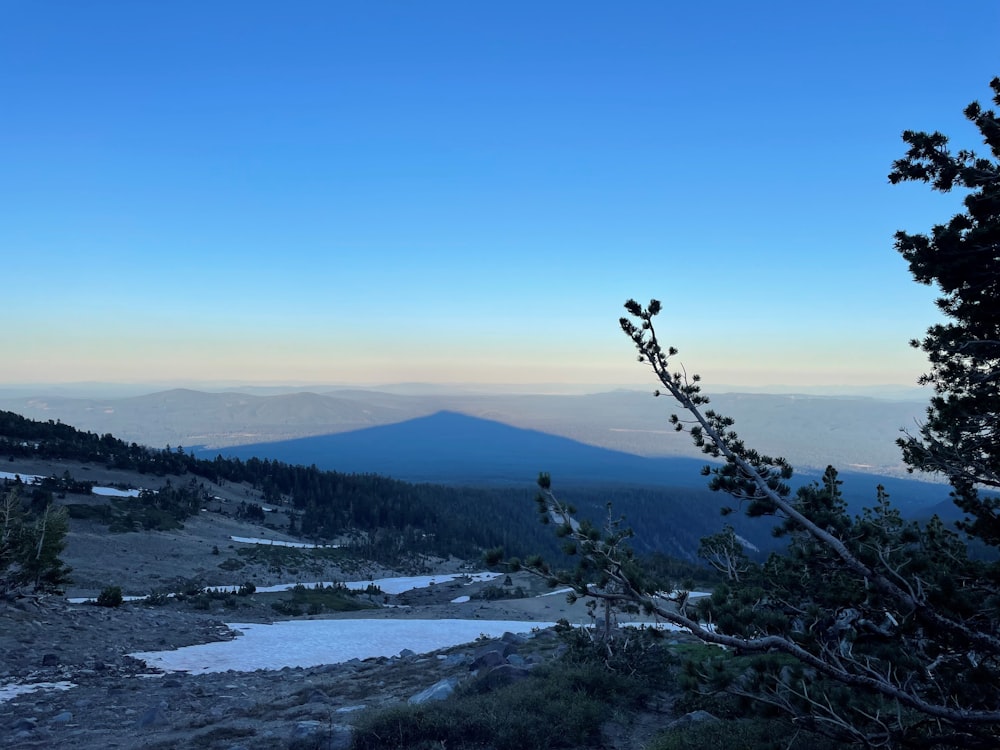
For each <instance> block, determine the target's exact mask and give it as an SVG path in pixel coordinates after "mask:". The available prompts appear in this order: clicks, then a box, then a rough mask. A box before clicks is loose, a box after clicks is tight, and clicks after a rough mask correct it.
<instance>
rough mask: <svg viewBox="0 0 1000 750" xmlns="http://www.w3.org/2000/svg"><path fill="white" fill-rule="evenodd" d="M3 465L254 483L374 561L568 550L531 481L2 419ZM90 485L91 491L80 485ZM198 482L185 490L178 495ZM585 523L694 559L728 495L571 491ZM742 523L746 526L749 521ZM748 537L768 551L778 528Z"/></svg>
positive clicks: (309, 529) (309, 526) (303, 530)
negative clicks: (360, 539)
mask: <svg viewBox="0 0 1000 750" xmlns="http://www.w3.org/2000/svg"><path fill="white" fill-rule="evenodd" d="M0 456H7V457H9V459H10V461H11V465H15V464H16V461H17V460H18V459H22V460H27V459H45V460H74V461H80V462H84V463H90V464H99V465H102V466H106V467H108V468H111V469H120V470H123V471H134V472H139V473H141V474H143V475H148V476H149V477H150V480H151V481H150V486H154V485H155V484H156V481H154V480H166V479H169V478H170V477H171V476H185V475H189V476H190V477H192V478H203V479H206V480H209V481H212V482H227V483H246V484H247V485H248V486H250V487H252V488H254V489H255V490H256V491H257V492H258V493H260V494H261V496H262V497H263V500H264V501H265V502H266V503H268V504H273V505H274V506H276V507H279V508H282V509H284V510H286V512H289V514H290V516H293V517H294V518H295V519H296V521H295V528H296V531H297V532H298V533H300V534H301V535H302V536H304V537H306V538H313V539H318V540H322V539H332V538H334V537H337V536H340V535H343V534H345V533H349V532H351V531H361V532H367V533H366V534H365V536H366V538H367V539H369V540H371V541H370V548H369V550H368V551H369V552H370V553H372V554H375V555H378V556H391V555H392V554H397V553H399V552H402V551H404V550H405V551H408V552H409V551H412V552H426V553H431V554H440V555H449V554H451V555H455V556H458V557H465V558H478V557H479V556H480V555H481V554H482V553H483V551H484V550H487V549H491V548H496V547H503V548H504V550H505V551H506V552H507V554H508V555H517V556H524V555H528V554H531V553H543V554H546V555H550V556H553V555H556V554H558V553H557V548H556V541H555V537H554V535H553V534H552V532H551V529H550V528H549V527H547V526H544V525H542V524H541V523H539V520H538V515H537V511H536V507H535V503H534V502H533V498H534V494H535V488H534V486H533V484H532V482H531V479H532V478H531V477H527V478H526V480H525V483H524V484H523V485H522V486H510V485H507V486H505V487H502V488H489V487H476V488H466V487H452V486H442V485H439V484H426V483H423V484H414V483H409V482H404V481H397V480H394V479H389V478H386V477H384V476H380V475H376V474H346V473H341V472H337V471H327V470H321V469H318V468H317V467H316V466H315V465H313V466H302V465H292V464H288V463H283V462H281V461H272V460H267V459H258V458H246V459H237V458H222V457H216V458H214V459H207V458H198V457H196V456H194V455H192V454H191V453H190V452H187V451H185V450H184V449H182V448H175V449H171V448H167V449H163V450H159V449H153V448H148V447H146V446H141V445H138V444H136V443H125V442H124V441H121V440H119V439H117V438H115V437H114V436H112V435H96V434H94V433H90V432H83V431H80V430H77V429H75V428H73V427H71V426H69V425H65V424H61V423H59V422H52V421H49V422H39V421H33V420H29V419H26V418H24V417H22V416H20V415H17V414H14V413H12V412H4V411H0ZM76 484H77V485H80V484H81V483H80V482H76ZM188 484H189V483H184V482H178V483H175V490H174V492H175V493H176V492H180V491H181V489H179V488H184V487H186V486H188ZM564 489H565V491H566V493H567V495H568V496H569V497H570V498H571V499H572V501H573V502H574V504H575V505H576V506H577V507H578V508H579V510H580V514H581V516H583V517H590V518H591V519H592V520H594V521H595V522H600V521H601V520H602V519H603V518H604V516H605V515H606V513H607V511H606V503H607V502H608V501H611V502H613V504H614V509H615V512H616V513H622V514H624V515H626V516H627V518H628V520H629V521H630V522H631V523H633V524H635V525H636V527H637V528H640V527H641V531H642V533H641V534H640V535H639V536H638V537H637V539H636V547H637V549H639V550H640V551H645V552H653V551H656V552H661V553H664V554H667V555H670V556H672V557H679V558H682V559H685V560H688V561H694V560H695V559H696V550H697V547H698V541H699V539H700V538H701V537H702V536H705V535H707V534H710V533H713V532H715V531H717V530H718V528H719V526H720V525H721V521H720V519H719V515H718V508H719V506H720V498H718V497H715V496H713V495H711V494H710V493H708V492H707V491H706V490H693V489H691V488H686V489H676V490H675V491H669V490H665V489H662V488H661V489H657V490H653V489H643V488H622V487H614V488H611V487H600V486H592V487H588V488H564ZM182 500H183V502H181V503H178V509H179V510H178V511H177V512H183V511H184V510H186V512H197V509H198V507H199V505H200V498H196V497H195V498H183V499H182ZM736 520H737V525H738V526H741V527H742V526H743V523H742V521H741V520H740V519H736ZM741 532H742V533H744V534H745V535H747V536H748V537H750V538H752V539H754V540H755V541H756V542H759V543H760V544H766V543H767V541H768V532H767V529H766V528H760V525H759V524H757V528H752V527H749V526H748V527H747V528H741Z"/></svg>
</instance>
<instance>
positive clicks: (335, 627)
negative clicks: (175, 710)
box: [130, 620, 554, 674]
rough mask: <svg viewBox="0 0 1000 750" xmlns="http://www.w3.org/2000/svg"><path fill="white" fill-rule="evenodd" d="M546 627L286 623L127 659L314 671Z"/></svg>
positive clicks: (202, 669) (196, 668) (180, 667)
mask: <svg viewBox="0 0 1000 750" xmlns="http://www.w3.org/2000/svg"><path fill="white" fill-rule="evenodd" d="M553 624H554V623H550V622H519V621H510V620H286V621H282V622H276V623H274V624H272V625H261V624H246V623H232V624H230V625H229V627H230V628H232V629H234V630H237V631H239V632H240V633H241V637H239V638H236V639H235V640H232V641H220V642H218V643H203V644H200V645H197V646H187V647H185V648H179V649H176V650H173V651H141V652H137V653H133V654H130V656H132V657H134V658H136V659H142V660H143V661H145V662H146V664H147V665H148V666H150V667H155V668H157V669H162V670H165V671H170V672H189V673H191V674H205V673H208V672H226V671H229V670H233V671H239V672H251V671H255V670H258V669H273V670H278V669H283V668H284V667H315V666H320V665H323V664H337V663H339V662H344V661H348V660H350V659H367V658H369V657H373V656H394V655H396V654H398V653H399V652H400V651H401V650H403V649H404V648H408V649H411V650H413V651H415V652H417V653H426V652H428V651H436V650H438V649H441V648H447V647H448V646H456V645H458V644H461V643H469V642H472V641H474V640H476V639H477V638H479V637H480V636H487V637H489V638H498V637H499V636H501V635H503V634H504V633H505V632H508V631H512V632H528V631H530V630H532V629H535V628H547V627H550V626H552V625H553Z"/></svg>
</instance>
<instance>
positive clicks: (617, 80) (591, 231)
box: [0, 0, 1000, 390]
mask: <svg viewBox="0 0 1000 750" xmlns="http://www.w3.org/2000/svg"><path fill="white" fill-rule="evenodd" d="M56 5H57V12H53V8H52V7H51V6H50V4H49V3H13V4H7V5H6V6H5V7H4V9H3V12H2V18H3V24H0V65H2V66H3V69H4V71H5V75H4V76H3V80H2V81H0V93H2V95H3V101H4V117H3V118H2V122H0V138H2V140H3V142H4V144H5V149H4V154H3V157H2V158H3V169H2V170H0V201H2V204H3V206H4V209H5V217H4V221H3V222H0V247H3V248H4V263H3V271H4V275H5V278H6V279H8V280H11V282H12V283H8V284H7V285H5V290H4V306H5V309H6V310H8V311H13V312H11V313H9V316H8V317H9V320H8V322H7V325H5V326H3V327H2V329H0V353H2V357H0V382H4V383H27V384H32V383H42V382H54V381H60V382H61V381H69V382H86V381H95V382H97V381H99V382H108V381H115V382H120V383H129V382H131V383H144V382H171V383H175V382H231V383H232V382H256V383H276V382H283V383H287V382H296V383H331V382H332V383H354V384H357V383H366V384H378V383H398V382H447V383H473V384H476V383H478V384H502V385H505V386H507V387H518V386H520V387H526V386H529V385H530V384H539V383H561V384H569V386H570V387H574V388H578V387H581V386H583V385H586V384H594V383H605V384H617V385H618V386H624V387H636V388H645V387H649V386H650V385H651V380H650V376H649V373H648V371H646V370H645V369H644V368H642V367H639V366H637V364H636V362H635V355H634V352H633V350H632V348H631V346H630V343H629V341H628V340H627V339H626V338H625V337H624V336H623V335H622V334H621V332H620V331H619V329H618V325H617V320H618V317H619V316H620V315H621V313H622V304H623V303H624V301H625V300H626V299H627V298H631V297H634V298H636V299H638V300H639V301H640V302H646V301H648V300H649V299H650V298H657V299H660V300H662V301H663V303H664V313H663V315H662V316H661V318H662V321H661V324H660V331H661V334H662V343H663V344H664V345H673V346H676V347H677V348H678V349H679V350H680V357H679V358H678V360H677V362H678V363H679V364H683V366H684V367H686V369H687V371H688V372H692V373H693V372H697V373H699V374H701V375H702V376H703V378H704V380H705V383H706V384H712V383H745V384H746V386H745V387H762V386H766V385H767V384H773V383H780V384H786V386H787V387H788V388H791V389H793V390H801V389H804V388H810V387H820V386H824V384H831V383H832V384H842V387H848V388H856V387H863V386H872V385H877V384H884V383H890V384H892V383H900V384H912V383H916V380H917V378H918V377H919V375H920V374H921V373H923V372H925V371H926V369H927V363H926V361H925V358H924V357H923V355H922V354H921V353H920V352H919V351H915V350H913V349H911V348H910V347H909V346H908V344H907V342H908V341H909V340H910V339H911V338H920V337H922V336H923V334H924V331H925V330H926V328H927V327H928V326H929V325H931V324H933V323H935V322H938V312H937V310H936V308H935V306H934V304H933V299H934V297H935V294H934V290H933V289H930V288H927V287H921V286H919V285H917V284H915V283H914V282H913V281H912V280H911V278H910V276H909V273H908V271H907V268H906V264H905V262H904V261H903V260H902V259H901V258H900V257H898V254H897V253H896V252H895V250H894V248H893V234H894V232H895V231H896V230H899V229H905V230H907V231H912V232H925V231H929V230H930V229H931V227H932V225H934V224H936V223H943V222H946V221H947V220H948V219H949V218H950V216H951V214H952V213H953V212H954V211H956V210H958V208H959V206H960V201H961V198H962V196H961V195H960V194H955V195H941V194H935V193H933V192H932V191H931V190H930V189H929V188H927V187H926V186H922V185H901V186H891V185H889V184H888V180H887V174H888V172H889V171H890V169H891V165H892V162H893V161H894V160H895V159H898V158H900V157H901V156H902V155H903V154H904V151H905V147H904V144H903V142H902V141H901V138H900V135H901V133H902V132H903V131H904V130H907V129H910V130H928V131H934V130H940V131H941V132H943V133H945V134H946V135H948V136H949V137H950V138H951V139H952V140H951V143H952V146H953V147H954V148H972V149H977V148H981V147H982V144H981V143H980V142H979V140H978V137H977V136H978V134H977V133H976V132H975V129H974V128H973V127H972V126H971V125H970V124H969V123H967V122H966V120H965V119H964V117H963V115H962V112H963V110H964V108H965V107H966V105H967V104H968V103H969V102H971V101H973V100H980V101H984V102H985V101H988V100H987V97H988V95H989V88H988V82H989V80H990V79H991V78H992V77H994V76H995V75H997V74H998V73H1000V70H998V69H997V56H996V53H995V51H994V50H993V49H992V48H991V47H990V45H983V44H975V43H970V41H971V40H972V37H971V36H970V35H971V34H972V33H973V32H972V31H970V29H974V30H977V32H978V33H980V34H981V33H983V31H984V30H985V29H988V28H994V29H996V30H997V31H1000V4H996V3H973V4H962V5H958V6H955V7H952V8H949V9H948V10H947V12H942V11H941V8H940V5H939V4H938V3H932V2H930V0H916V1H915V2H912V3H909V4H908V5H907V6H906V7H905V8H901V7H896V6H884V7H883V6H879V5H872V4H871V3H862V2H858V1H853V2H844V3H838V4H836V5H827V6H822V5H820V6H815V5H810V4H803V3H791V2H787V3H786V2H781V3H776V4H772V5H768V6H767V7H766V8H762V7H758V6H755V5H747V4H746V3H741V2H735V0H730V1H728V2H722V3H716V4H714V5H712V6H704V7H702V6H697V5H676V4H667V3H662V2H652V1H651V0H647V1H641V0H640V1H637V2H634V3H628V4H625V5H622V6H609V5H607V4H605V3H596V2H588V1H587V0H584V1H583V2H579V1H577V2H573V3H569V2H561V1H559V0H556V1H555V2H552V3H544V4H538V3H526V2H519V1H515V2H512V3H505V4H503V5H502V6H486V5H482V4H470V3H457V2H447V1H446V2H442V3H435V4H433V5H426V4H419V5H418V4H393V3H389V4H360V5H353V6H348V5H343V4H331V3H325V2H319V1H318V0H303V2H299V3H295V4H293V5H292V6H289V7H284V6H282V7H279V6H277V5H274V4H272V3H261V2H255V1H253V0H250V1H246V0H241V2H239V3H237V2H235V0H220V1H219V2H212V3H201V2H199V3H195V2H193V1H192V0H178V2H172V3H168V4H163V3H161V4H150V3H133V4H122V3H117V2H115V3H111V2H106V1H105V0H97V2H91V3H85V4H82V3H65V2H57V3H56ZM918 50H933V54H919V53H918V52H917V51H918ZM15 313H16V314H15ZM907 387H908V386H907ZM710 390H711V387H710Z"/></svg>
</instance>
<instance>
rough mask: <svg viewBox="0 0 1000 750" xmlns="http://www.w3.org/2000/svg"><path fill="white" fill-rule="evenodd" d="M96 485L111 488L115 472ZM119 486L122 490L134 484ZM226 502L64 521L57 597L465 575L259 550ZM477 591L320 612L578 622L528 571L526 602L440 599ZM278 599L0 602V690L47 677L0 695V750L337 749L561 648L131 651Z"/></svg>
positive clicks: (217, 628)
mask: <svg viewBox="0 0 1000 750" xmlns="http://www.w3.org/2000/svg"><path fill="white" fill-rule="evenodd" d="M69 468H72V469H73V470H74V471H75V472H76V471H79V470H80V469H79V467H69ZM59 469H66V470H68V469H67V468H66V467H61V466H57V467H53V466H51V465H47V466H42V465H39V466H23V467H22V466H19V467H17V470H18V471H21V472H26V473H29V472H32V471H34V472H35V473H41V474H52V473H57V474H58V473H59V471H58V470H59ZM94 479H95V480H97V481H112V480H117V481H118V482H119V483H120V482H121V477H120V476H111V475H109V476H107V477H105V476H103V475H101V476H96V475H95V476H94ZM133 479H134V480H135V482H134V483H135V484H140V482H141V481H143V480H145V481H148V478H143V477H140V476H136V477H134V478H133ZM213 491H218V492H219V494H220V496H223V497H225V496H227V494H228V495H229V496H231V497H229V499H228V501H227V502H228V503H229V505H231V504H232V503H235V502H237V500H238V499H239V498H240V496H241V495H244V494H245V490H244V489H243V488H239V487H229V486H227V487H219V488H213ZM69 499H70V500H73V498H72V497H70V498H69ZM67 502H68V501H67ZM92 502H101V501H100V500H93V499H92ZM228 507H229V506H228V505H227V504H226V503H223V502H222V501H220V502H219V503H218V505H217V507H215V508H212V509H208V510H207V511H206V512H203V513H201V514H200V515H199V516H197V517H195V518H191V519H188V520H187V521H185V524H184V528H183V529H180V530H174V531H169V532H164V531H146V532H130V533H124V534H110V533H109V532H108V530H107V529H106V528H105V527H103V526H101V525H100V524H98V523H96V522H94V521H86V520H77V519H74V520H72V521H71V527H70V534H69V536H68V538H67V542H68V544H67V547H66V550H65V553H64V554H63V555H62V558H63V559H64V560H65V562H67V563H68V564H69V565H70V566H72V568H73V573H72V577H73V583H72V584H71V585H70V587H69V588H68V589H67V591H66V593H67V594H68V595H71V596H88V597H95V596H96V595H97V594H98V593H99V592H100V591H101V590H102V589H103V588H104V587H106V586H120V587H121V588H122V590H123V591H124V593H125V594H127V595H146V594H149V593H150V592H154V591H157V592H167V591H177V590H180V589H179V588H178V587H181V586H184V585H190V586H209V587H211V586H222V585H239V584H243V583H246V582H251V583H254V584H255V585H256V586H258V587H263V586H267V585H272V584H277V583H294V582H303V583H309V582H314V581H349V580H369V579H374V578H380V577H389V576H393V575H414V574H427V573H431V572H433V573H436V574H438V573H454V572H459V571H462V570H474V569H478V568H477V566H476V565H474V564H469V563H466V562H463V561H458V560H414V561H411V562H410V563H409V564H408V565H407V566H405V567H404V568H400V569H396V570H389V569H386V568H384V567H382V566H379V565H376V564H373V563H370V562H364V561H358V560H355V559H350V558H349V557H346V556H344V555H341V554H339V551H311V552H309V551H303V550H294V549H288V548H277V547H274V548H268V549H262V548H261V546H260V545H249V544H245V543H239V542H234V541H233V540H232V539H231V537H232V536H238V537H261V538H267V539H279V540H280V539H291V537H287V536H286V535H284V534H282V533H281V529H280V528H275V527H273V526H271V527H268V526H261V525H255V524H249V523H246V522H244V521H240V520H238V519H235V518H234V517H233V516H232V515H231V514H230V513H229V512H227V508H228ZM485 585H488V584H475V585H471V586H470V585H467V582H454V583H446V584H439V585H436V586H431V587H428V588H426V589H416V590H412V591H409V592H405V593H402V594H399V595H396V596H388V597H380V598H379V599H380V600H379V601H378V602H377V604H379V605H383V604H390V605H393V606H391V607H380V608H376V609H366V610H363V611H360V612H344V613H337V614H329V613H327V614H323V615H319V616H321V617H374V618H394V619H398V618H421V619H450V618H456V619H476V618H480V619H483V620H517V621H533V622H555V621H556V620H558V619H560V618H566V619H567V620H569V621H570V622H571V623H574V624H581V623H587V622H589V621H590V617H589V614H588V611H587V609H586V607H585V606H584V604H583V603H582V602H578V603H576V604H573V605H569V604H568V603H567V602H566V600H565V597H563V596H559V595H555V596H544V597H540V596H539V594H541V593H543V592H544V591H545V590H546V589H545V586H544V584H543V583H542V582H541V581H539V580H538V579H535V578H532V577H530V576H527V575H526V574H522V575H521V576H515V580H514V581H513V582H512V586H508V589H516V588H517V587H521V588H522V589H523V590H524V593H525V595H526V596H525V597H524V598H520V599H513V598H504V599H498V600H477V599H474V600H473V601H469V602H465V603H455V602H453V600H454V599H455V598H456V597H458V596H460V595H466V596H469V595H472V596H474V595H475V594H476V592H477V590H479V589H481V588H482V587H483V586H485ZM282 596H283V595H281V594H270V595H268V594H256V595H253V596H249V597H238V598H237V599H238V601H237V602H236V603H235V604H234V602H233V598H230V599H229V601H228V602H226V601H222V600H212V601H211V602H210V606H208V607H207V608H206V607H205V606H204V605H205V602H204V600H203V601H202V602H201V606H197V605H196V604H195V603H194V602H193V600H190V599H189V600H187V601H181V602H178V601H176V600H173V599H171V600H168V601H167V602H166V603H161V604H160V605H159V606H150V605H149V604H147V603H143V602H127V603H126V604H124V605H123V606H121V607H119V608H104V607H97V606H94V605H93V604H71V603H69V602H68V601H67V600H66V599H65V598H63V597H56V596H45V597H23V598H21V599H17V600H14V601H3V600H0V693H2V692H3V691H2V688H3V686H5V685H7V686H9V685H11V684H15V683H17V684H23V683H32V684H37V683H48V684H50V685H54V686H56V687H52V688H48V689H39V690H36V691H33V692H23V693H20V694H18V695H16V696H15V697H13V698H10V699H9V700H3V699H2V697H0V747H3V748H12V749H13V748H46V749H48V748H72V749H73V750H106V749H107V748H154V749H155V748H164V749H166V748H171V750H174V749H175V748H208V749H210V750H239V749H240V748H244V749H245V750H252V749H253V748H298V749H299V750H301V749H303V748H346V747H348V746H349V744H350V741H351V727H352V725H353V723H354V722H356V721H357V720H358V717H359V716H361V715H362V712H363V711H364V710H365V709H368V708H378V707H381V706H387V705H393V704H397V703H400V702H405V701H408V700H410V699H411V698H413V697H414V696H416V695H418V694H420V693H422V692H423V691H426V690H428V689H429V688H434V687H435V686H437V690H442V689H448V688H450V687H453V686H454V685H457V684H459V683H461V682H463V681H466V680H469V679H470V678H471V677H472V676H473V675H476V674H482V673H483V670H484V669H494V668H496V667H498V666H502V667H503V668H504V669H507V670H515V671H516V670H521V669H525V668H529V667H530V666H531V665H532V664H534V663H537V662H539V661H542V660H545V659H547V658H551V657H552V656H554V655H555V654H557V653H559V652H560V650H561V649H562V648H563V645H562V642H561V641H560V640H559V639H558V638H556V637H555V635H554V634H553V633H552V631H550V630H542V631H540V634H539V635H536V636H534V637H532V638H530V639H529V640H527V641H524V640H523V639H521V638H513V637H508V638H507V640H508V641H509V643H505V644H502V645H498V643H497V642H486V641H481V642H476V643H472V644H466V645H464V646H457V647H454V648H449V649H444V650H442V651H439V652H436V653H432V654H420V655H418V654H412V653H406V652H403V653H402V654H401V655H399V656H396V657H392V658H372V659H365V660H357V659H355V660H352V661H349V662H346V663H341V664H332V665H327V666H322V667H314V668H295V669H283V670H280V671H261V672H225V673H216V674H206V675H189V674H184V673H166V674H164V673H158V672H157V671H156V670H154V669H150V668H149V667H147V666H146V665H145V664H144V663H143V662H141V661H137V660H136V659H134V658H132V657H130V656H129V654H130V653H135V652H140V651H157V650H166V649H173V648H179V647H183V646H189V645H193V644H197V643H206V642H210V641H216V640H224V639H229V638H233V637H234V636H235V634H234V633H233V632H232V631H230V630H229V629H228V628H227V627H226V625H225V622H270V621H274V620H276V619H279V617H280V616H279V615H278V614H277V613H276V612H275V610H274V609H273V608H272V606H271V605H272V604H273V603H274V602H275V600H276V599H280V598H281V597H282ZM512 627H513V629H517V626H512ZM498 650H500V652H501V655H500V657H497V656H496V653H495V652H497V651H498ZM490 653H493V656H488V654H490ZM484 654H487V655H486V656H484ZM484 659H485V661H484ZM477 660H478V661H477ZM70 685H72V687H69V686H70ZM59 687H63V688H65V689H59ZM654 718H655V720H654V721H652V722H651V725H652V726H659V725H661V724H662V721H661V719H662V717H654ZM639 725H641V722H639V724H637V726H639ZM609 737H611V738H613V739H612V740H609V743H610V744H609V745H608V747H615V748H622V749H623V750H624V749H626V748H627V749H628V750H633V749H637V748H639V747H641V746H642V744H641V737H642V733H641V732H639V733H638V734H637V733H636V732H632V731H627V732H622V731H617V732H610V733H609Z"/></svg>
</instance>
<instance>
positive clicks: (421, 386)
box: [0, 380, 931, 401]
mask: <svg viewBox="0 0 1000 750" xmlns="http://www.w3.org/2000/svg"><path fill="white" fill-rule="evenodd" d="M703 386H704V389H705V393H708V394H712V393H715V394H723V393H750V394H752V393H761V394H771V395H814V396H844V397H852V396H854V397H865V398H884V399H890V400H912V401H923V400H926V399H927V398H929V397H930V395H931V389H930V388H927V387H921V386H917V385H905V384H902V383H876V384H872V385H846V384H833V383H831V384H819V385H801V384H800V385H793V384H782V383H772V384H768V385H759V386H753V385H745V384H743V385H741V384H735V383H718V384H709V383H703ZM655 388H656V384H655V383H654V382H653V381H650V382H649V383H647V384H623V383H431V382H408V383H301V382H294V381H290V382H286V383H274V382H271V383H268V382H257V383H254V382H246V381H244V382H237V381H192V380H178V381H161V382H155V381H154V382H145V383H141V382H131V383H129V382H101V381H83V382H72V381H67V382H58V381H52V382H40V383H0V397H4V398H16V397H34V396H45V395H59V396H63V397H67V398H100V397H103V398H126V397H130V396H138V395H147V394H152V393H158V392H163V391H170V390H175V389H181V390H193V391H201V392H208V393H212V392H245V393H251V394H257V395H268V394H270V393H273V394H275V395H277V394H287V393H299V392H315V393H319V392H331V391H338V390H345V391H346V390H364V391H373V392H387V393H398V394H405V395H419V394H461V393H466V394H481V395H494V394H495V395H519V394H523V395H532V394H540V395H587V394H596V393H607V392H612V391H620V390H626V391H640V392H641V391H649V392H652V391H653V390H655Z"/></svg>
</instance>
